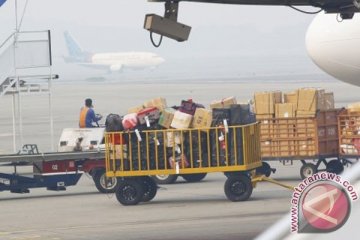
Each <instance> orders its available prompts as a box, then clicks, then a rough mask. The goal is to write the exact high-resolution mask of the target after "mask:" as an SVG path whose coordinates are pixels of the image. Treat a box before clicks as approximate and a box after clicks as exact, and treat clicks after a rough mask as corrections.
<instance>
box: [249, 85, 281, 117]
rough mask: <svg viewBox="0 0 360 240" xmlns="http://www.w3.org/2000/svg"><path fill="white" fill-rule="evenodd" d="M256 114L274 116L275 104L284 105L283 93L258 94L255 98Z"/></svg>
mask: <svg viewBox="0 0 360 240" xmlns="http://www.w3.org/2000/svg"><path fill="white" fill-rule="evenodd" d="M254 101H255V113H256V114H274V113H275V104H276V103H282V93H281V92H279V91H277V92H257V93H255V96H254Z"/></svg>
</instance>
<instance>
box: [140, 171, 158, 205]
mask: <svg viewBox="0 0 360 240" xmlns="http://www.w3.org/2000/svg"><path fill="white" fill-rule="evenodd" d="M140 183H141V184H142V187H143V190H144V194H143V196H142V198H141V201H142V202H149V201H151V200H152V199H153V198H154V197H155V195H156V192H157V185H156V182H155V180H154V179H152V178H151V177H147V176H146V177H142V178H141V180H140Z"/></svg>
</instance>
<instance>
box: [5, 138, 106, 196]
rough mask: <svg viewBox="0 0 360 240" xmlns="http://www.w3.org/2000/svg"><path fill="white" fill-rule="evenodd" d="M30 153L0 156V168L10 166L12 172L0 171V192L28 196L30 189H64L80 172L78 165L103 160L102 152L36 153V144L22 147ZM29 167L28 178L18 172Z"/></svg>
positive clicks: (74, 180)
mask: <svg viewBox="0 0 360 240" xmlns="http://www.w3.org/2000/svg"><path fill="white" fill-rule="evenodd" d="M29 148H31V149H32V151H33V152H32V153H30V152H28V153H25V154H24V153H23V154H10V155H0V164H1V165H0V167H12V168H13V172H11V173H9V172H3V171H1V170H0V191H10V192H13V193H28V192H29V191H30V190H29V189H30V188H47V189H48V190H56V191H59V190H65V189H66V187H67V186H72V185H76V183H77V182H78V180H79V179H80V177H81V175H82V173H84V171H82V165H83V164H84V163H85V162H87V161H97V160H98V159H103V158H104V151H86V152H47V153H46V152H45V153H40V152H38V151H36V150H37V147H36V145H25V146H24V149H23V150H25V149H29ZM26 166H32V168H33V172H32V174H31V175H32V176H28V174H23V173H19V171H18V170H19V168H24V167H26ZM0 169H1V168H0Z"/></svg>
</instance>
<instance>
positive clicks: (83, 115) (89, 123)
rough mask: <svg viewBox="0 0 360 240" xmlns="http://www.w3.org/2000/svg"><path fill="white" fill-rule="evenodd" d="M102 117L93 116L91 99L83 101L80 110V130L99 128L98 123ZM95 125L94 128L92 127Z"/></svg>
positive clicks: (98, 115)
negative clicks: (83, 104)
mask: <svg viewBox="0 0 360 240" xmlns="http://www.w3.org/2000/svg"><path fill="white" fill-rule="evenodd" d="M101 118H102V116H101V115H100V114H95V111H94V109H93V105H92V100H91V98H87V99H85V106H84V107H82V108H81V110H80V121H79V127H80V128H93V127H99V124H98V121H99V120H101ZM93 123H96V126H94V125H93Z"/></svg>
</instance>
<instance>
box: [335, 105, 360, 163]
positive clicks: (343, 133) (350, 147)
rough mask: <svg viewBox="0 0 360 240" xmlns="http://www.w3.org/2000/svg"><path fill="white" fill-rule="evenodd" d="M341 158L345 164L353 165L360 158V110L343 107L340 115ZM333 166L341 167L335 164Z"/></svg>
mask: <svg viewBox="0 0 360 240" xmlns="http://www.w3.org/2000/svg"><path fill="white" fill-rule="evenodd" d="M338 126H339V158H340V159H341V161H342V163H343V165H351V164H353V163H355V162H357V161H359V159H360V112H351V111H349V110H347V109H343V110H342V111H341V112H340V114H339V115H338ZM333 168H336V169H341V168H342V166H340V165H338V164H337V165H335V164H334V166H333Z"/></svg>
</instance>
